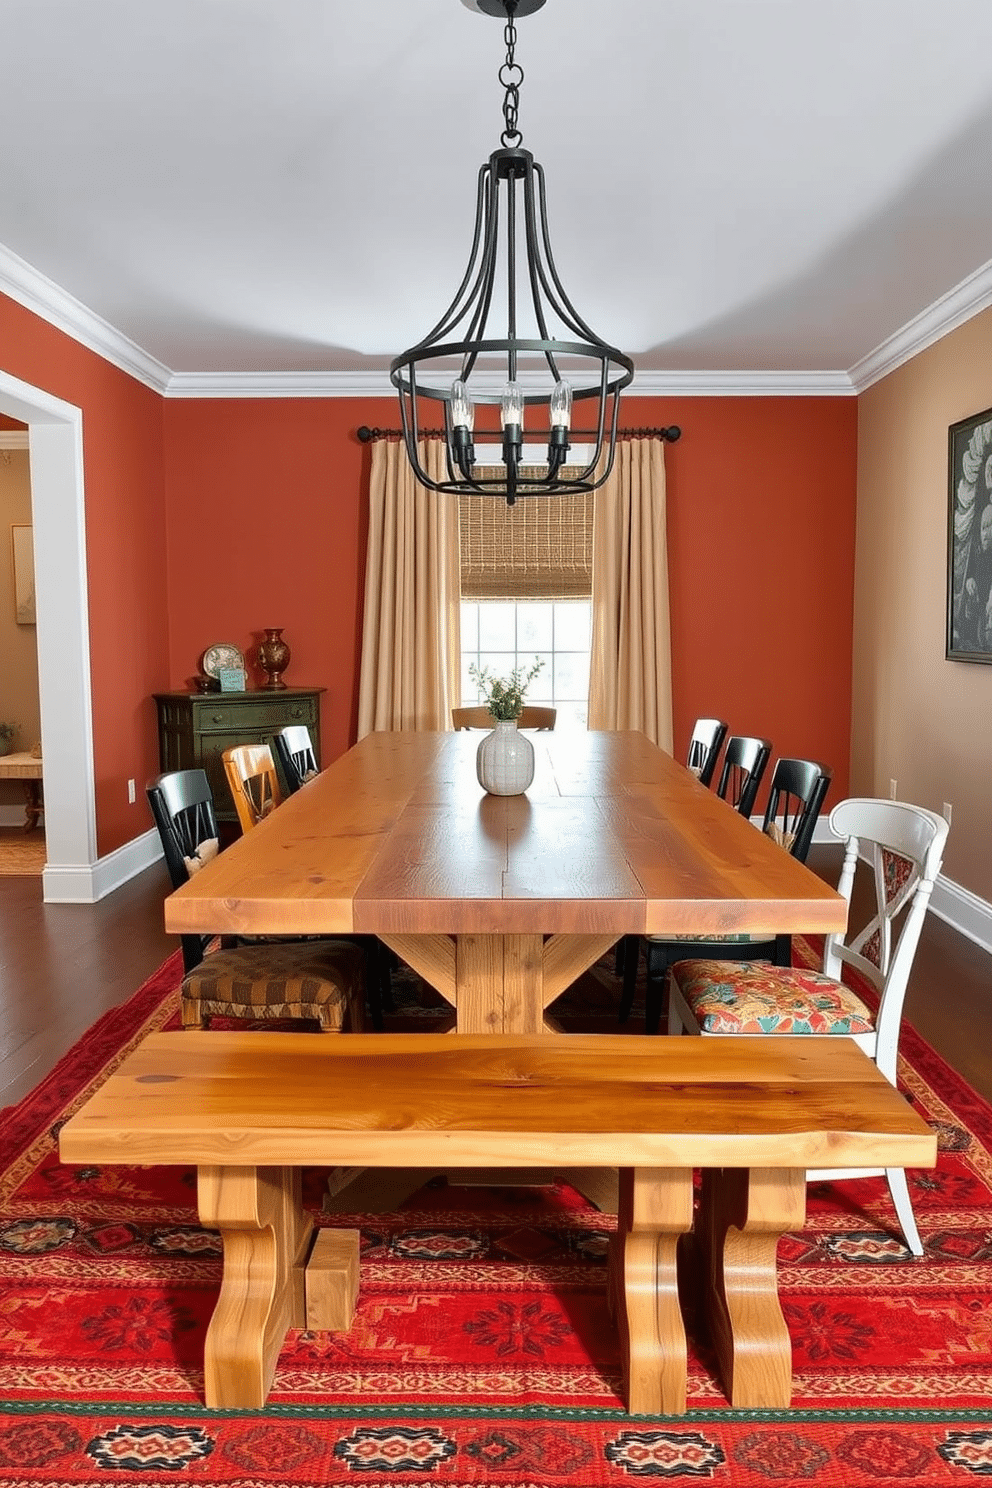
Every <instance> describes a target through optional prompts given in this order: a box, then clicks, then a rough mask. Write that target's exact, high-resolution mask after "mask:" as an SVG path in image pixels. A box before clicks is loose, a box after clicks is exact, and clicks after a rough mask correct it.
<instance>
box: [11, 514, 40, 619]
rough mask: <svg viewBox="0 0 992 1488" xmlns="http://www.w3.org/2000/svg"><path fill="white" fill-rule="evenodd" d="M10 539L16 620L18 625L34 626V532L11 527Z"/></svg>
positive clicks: (28, 528) (27, 528)
mask: <svg viewBox="0 0 992 1488" xmlns="http://www.w3.org/2000/svg"><path fill="white" fill-rule="evenodd" d="M10 538H11V546H12V549H13V561H14V618H15V620H16V621H17V623H18V625H34V624H35V623H36V616H35V605H34V532H33V530H32V528H30V527H27V526H24V527H21V526H17V527H11V529H10Z"/></svg>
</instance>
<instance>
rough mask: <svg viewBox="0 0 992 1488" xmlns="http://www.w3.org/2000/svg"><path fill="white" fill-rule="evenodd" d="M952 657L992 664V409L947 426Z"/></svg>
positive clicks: (949, 648) (949, 647)
mask: <svg viewBox="0 0 992 1488" xmlns="http://www.w3.org/2000/svg"><path fill="white" fill-rule="evenodd" d="M947 463H948V481H947V483H948V495H947V511H948V518H947V520H948V528H947V650H946V653H945V654H946V656H947V659H948V660H949V661H983V662H986V663H989V664H992V408H986V409H985V410H984V412H982V413H975V414H972V415H971V417H970V418H966V419H960V420H959V422H958V423H956V424H951V426H950V428H949V429H948V431H947Z"/></svg>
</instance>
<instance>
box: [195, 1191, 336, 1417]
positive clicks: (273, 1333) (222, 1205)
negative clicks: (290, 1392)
mask: <svg viewBox="0 0 992 1488" xmlns="http://www.w3.org/2000/svg"><path fill="white" fill-rule="evenodd" d="M197 1199H198V1205H199V1211H200V1222H201V1224H204V1225H206V1226H207V1227H208V1228H210V1229H217V1230H220V1233H221V1238H222V1239H223V1241H224V1276H223V1280H222V1282H221V1289H220V1296H219V1297H218V1299H217V1306H216V1307H215V1308H214V1314H213V1317H212V1318H211V1319H210V1326H209V1328H208V1329H207V1339H206V1345H205V1349H204V1390H205V1395H206V1402H207V1405H208V1406H210V1407H211V1409H227V1410H231V1409H234V1410H259V1409H260V1408H261V1407H262V1406H263V1405H264V1404H265V1398H266V1396H267V1395H268V1393H269V1388H270V1386H271V1384H272V1376H273V1375H274V1373H275V1368H276V1361H277V1359H278V1357H279V1350H280V1349H281V1347H282V1344H283V1340H284V1338H285V1337H286V1330H287V1329H288V1328H302V1327H304V1326H305V1318H306V1313H305V1301H304V1265H305V1262H306V1256H307V1252H308V1250H309V1247H310V1239H311V1234H312V1230H313V1222H312V1220H310V1218H309V1217H308V1216H306V1215H305V1214H304V1212H303V1204H302V1200H301V1189H300V1170H299V1169H298V1168H216V1167H201V1168H199V1169H198V1172H197Z"/></svg>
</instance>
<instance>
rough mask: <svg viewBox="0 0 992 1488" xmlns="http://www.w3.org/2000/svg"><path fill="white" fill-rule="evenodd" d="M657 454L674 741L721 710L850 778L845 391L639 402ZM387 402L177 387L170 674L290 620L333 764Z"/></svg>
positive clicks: (848, 410) (292, 677) (853, 449)
mask: <svg viewBox="0 0 992 1488" xmlns="http://www.w3.org/2000/svg"><path fill="white" fill-rule="evenodd" d="M626 408H627V412H626V415H625V421H626V422H628V423H630V424H638V425H648V424H669V423H677V424H679V425H681V427H682V429H683V437H682V439H681V440H680V441H679V442H678V443H677V444H675V445H669V446H668V447H667V450H666V465H667V472H668V509H669V521H668V534H669V562H670V577H671V597H672V651H673V670H674V678H673V682H674V708H675V720H674V721H675V743H676V750H677V751H678V752H682V751H684V749H685V746H686V742H687V740H688V735H689V732H690V730H691V727H692V722H693V720H694V719H695V718H696V717H697V716H700V715H718V716H720V717H723V718H726V719H727V720H728V721H729V723H730V725H731V728H732V729H733V730H735V731H737V732H742V733H758V734H764V735H766V736H767V737H768V738H770V739H771V740H772V742H773V745H774V747H775V753H776V754H795V755H802V756H806V757H811V758H814V759H818V760H822V761H823V762H824V763H826V764H829V765H831V766H832V768H833V771H834V784H833V787H832V790H831V794H830V797H829V799H830V800H831V801H833V800H839V799H840V798H841V797H842V796H843V795H844V794H845V793H846V792H847V789H848V762H849V750H850V722H851V716H850V695H851V638H852V610H853V564H854V558H853V555H854V537H855V502H856V463H857V408H856V404H855V400H854V399H853V398H850V399H848V398H664V399H662V398H657V399H655V398H650V399H641V398H638V399H629V400H628V401H627V404H626ZM395 421H396V412H395V410H394V408H393V405H392V403H391V401H387V400H385V399H327V400H322V399H302V400H285V401H283V400H266V399H253V400H213V399H210V400H198V401H194V400H188V401H187V400H180V399H176V400H167V402H166V408H165V431H166V505H167V511H168V553H169V576H170V577H169V618H170V658H171V660H170V667H169V684H170V685H171V686H173V687H181V686H184V685H186V681H187V679H188V678H189V677H191V676H192V675H193V673H194V672H195V671H196V667H197V662H198V659H199V656H200V654H201V653H202V651H203V650H204V648H205V647H206V646H208V645H209V644H210V643H211V642H213V641H218V640H226V641H234V642H235V643H237V644H238V645H239V646H241V647H242V649H245V650H249V649H250V648H252V647H253V646H254V645H255V644H256V643H257V640H258V638H259V636H260V633H261V630H262V628H263V627H264V626H265V625H269V624H276V625H282V626H283V628H284V634H285V638H286V640H287V641H288V642H289V644H290V646H291V648H292V651H293V660H292V662H291V664H290V668H289V670H288V672H287V674H286V680H287V682H294V681H295V682H298V683H300V684H308V685H321V686H325V687H326V688H327V689H328V691H327V694H326V695H325V699H324V709H323V721H322V727H323V736H324V754H325V759H327V760H330V759H333V758H335V757H336V756H337V755H338V754H340V753H341V752H342V751H343V750H344V749H346V748H347V747H348V745H349V744H350V743H352V742H353V741H354V737H355V725H356V717H357V689H358V654H359V644H360V624H361V613H360V608H361V596H362V588H363V569H364V549H365V534H366V519H365V502H366V496H365V490H366V485H367V472H368V459H369V449H368V447H367V446H363V445H361V444H360V443H359V442H358V440H357V438H356V437H355V430H356V428H357V427H358V426H359V425H360V424H363V423H366V424H371V425H376V424H378V425H386V424H393V423H395Z"/></svg>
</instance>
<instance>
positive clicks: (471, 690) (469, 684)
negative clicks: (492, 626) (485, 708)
mask: <svg viewBox="0 0 992 1488" xmlns="http://www.w3.org/2000/svg"><path fill="white" fill-rule="evenodd" d="M474 662H475V653H472V652H467V651H463V652H462V702H463V704H464V705H465V706H466V707H467V708H470V707H471V706H472V704H473V703H476V702H478V698H477V696H476V687H475V683H474V681H473V680H472V678H471V677H470V676H469V673H468V669H469V667H470V666H472V665H473V663H474Z"/></svg>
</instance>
